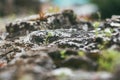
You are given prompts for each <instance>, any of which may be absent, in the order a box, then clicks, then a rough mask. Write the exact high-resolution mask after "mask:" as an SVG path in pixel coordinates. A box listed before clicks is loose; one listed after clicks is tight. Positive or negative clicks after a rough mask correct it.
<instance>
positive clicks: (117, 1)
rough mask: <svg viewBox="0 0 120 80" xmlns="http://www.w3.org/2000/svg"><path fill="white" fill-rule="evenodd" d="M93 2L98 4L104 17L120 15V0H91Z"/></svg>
mask: <svg viewBox="0 0 120 80" xmlns="http://www.w3.org/2000/svg"><path fill="white" fill-rule="evenodd" d="M91 2H92V3H95V4H96V5H97V6H98V8H99V11H100V13H101V15H102V18H108V17H111V16H112V15H120V0H91Z"/></svg>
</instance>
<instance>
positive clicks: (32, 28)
mask: <svg viewBox="0 0 120 80" xmlns="http://www.w3.org/2000/svg"><path fill="white" fill-rule="evenodd" d="M119 23H120V20H119V16H113V17H112V18H111V19H107V20H106V21H105V22H99V24H100V25H97V26H95V25H94V22H85V21H80V20H79V19H77V16H76V15H75V14H74V12H73V11H72V10H65V11H63V12H61V13H57V14H53V15H46V16H44V17H43V18H40V17H39V16H38V15H36V16H34V17H33V16H32V17H29V18H25V19H21V20H17V21H15V22H11V23H9V24H7V25H6V31H7V32H6V33H8V35H5V36H4V35H1V36H0V38H1V39H0V74H2V75H0V79H1V80H7V79H8V78H9V79H11V80H21V79H23V80H24V79H30V80H64V79H62V78H60V79H58V76H59V75H56V74H55V73H54V72H53V71H54V69H59V68H61V67H67V68H70V69H75V70H78V69H82V70H88V71H97V70H99V66H100V63H99V58H100V57H101V56H102V54H103V53H102V50H104V49H107V50H109V49H114V50H116V51H118V52H119V51H120V32H119V31H120V26H119ZM96 27H97V28H96ZM18 66H19V67H18ZM117 71H118V72H117ZM78 73H79V72H75V74H76V76H75V75H74V76H75V77H76V78H77V76H80V74H82V73H84V72H82V73H79V74H78ZM116 73H119V68H118V69H117V70H115V72H114V75H113V76H114V77H115V78H117V77H118V75H116V76H115V74H116ZM86 74H88V75H89V74H90V73H89V72H88V73H86ZM96 74H97V73H96ZM105 74H106V75H108V74H109V73H105ZM100 75H102V73H100ZM6 76H8V77H6ZM72 76H73V75H70V76H67V78H65V80H73V78H72ZM113 76H112V74H111V75H110V74H109V75H108V76H107V78H106V76H105V78H103V76H99V78H96V77H95V79H93V75H89V80H96V79H98V80H101V79H103V80H104V79H105V80H110V79H111V77H113ZM82 77H83V76H81V77H79V79H81V80H82V79H87V78H86V76H84V78H82ZM69 78H70V79H69ZM118 78H119V77H118ZM79 79H76V80H79Z"/></svg>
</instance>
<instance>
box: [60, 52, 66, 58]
mask: <svg viewBox="0 0 120 80" xmlns="http://www.w3.org/2000/svg"><path fill="white" fill-rule="evenodd" d="M65 52H66V50H61V51H60V54H61V57H62V58H65Z"/></svg>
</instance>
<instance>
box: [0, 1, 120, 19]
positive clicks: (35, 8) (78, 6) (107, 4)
mask: <svg viewBox="0 0 120 80" xmlns="http://www.w3.org/2000/svg"><path fill="white" fill-rule="evenodd" d="M50 6H54V7H59V8H60V9H61V10H62V9H67V8H71V9H74V11H75V12H76V13H77V14H78V15H80V16H91V15H93V14H95V13H97V12H99V13H100V14H101V18H102V19H104V18H109V17H111V15H119V14H120V0H0V17H5V16H9V15H13V14H14V15H22V14H31V13H38V12H39V11H41V10H45V9H47V8H49V7H50Z"/></svg>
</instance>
